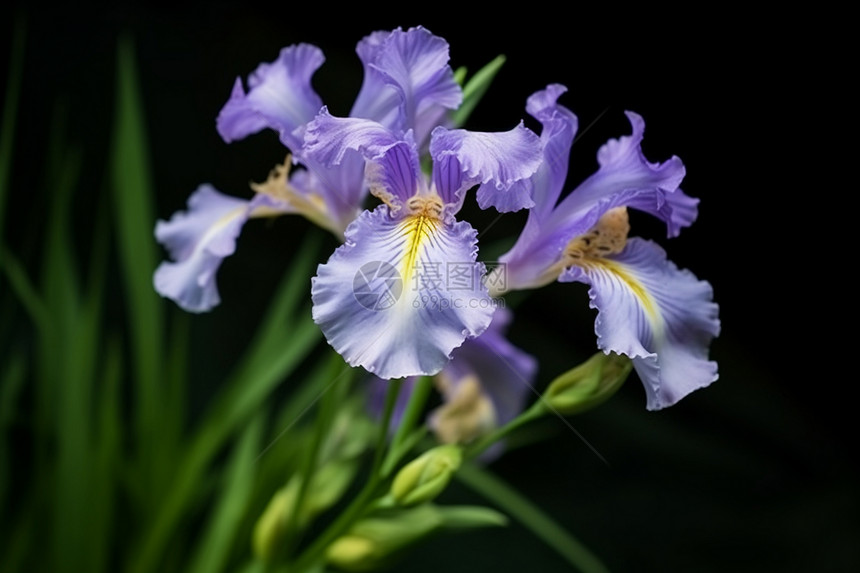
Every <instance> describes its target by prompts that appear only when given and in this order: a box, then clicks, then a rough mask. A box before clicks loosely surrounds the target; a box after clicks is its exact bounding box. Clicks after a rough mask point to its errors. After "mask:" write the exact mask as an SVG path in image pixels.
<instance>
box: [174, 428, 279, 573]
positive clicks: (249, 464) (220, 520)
mask: <svg viewBox="0 0 860 573" xmlns="http://www.w3.org/2000/svg"><path fill="white" fill-rule="evenodd" d="M264 420H265V415H264V414H263V413H260V414H258V415H257V416H255V417H254V418H253V420H252V421H251V423H249V424H248V425H247V427H246V428H245V430H244V431H243V432H242V435H241V437H240V438H239V441H238V442H237V443H236V445H235V446H234V448H233V453H232V455H231V457H230V459H229V460H228V461H227V464H226V468H225V470H224V477H225V479H224V483H223V485H222V488H221V490H220V491H219V492H218V496H217V498H216V500H217V501H216V505H215V508H214V511H213V512H212V514H211V515H210V516H209V517H208V518H207V521H206V525H205V527H204V531H203V535H202V538H201V541H200V543H199V544H198V545H197V547H196V549H195V552H194V557H193V558H192V559H191V565H190V566H189V567H188V568H187V569H186V571H189V572H190V573H217V572H218V571H223V570H224V569H225V566H226V564H227V560H228V557H229V555H230V550H231V549H232V548H233V546H234V545H235V544H236V542H237V537H238V536H237V535H236V534H237V532H238V530H239V525H240V524H241V523H242V517H243V515H244V512H245V509H246V507H247V505H248V503H249V501H250V499H251V494H252V490H253V486H254V476H255V473H256V464H255V463H254V459H255V458H256V456H257V453H258V452H259V451H260V443H261V441H262V436H263V422H264ZM241 541H247V540H244V539H242V540H241Z"/></svg>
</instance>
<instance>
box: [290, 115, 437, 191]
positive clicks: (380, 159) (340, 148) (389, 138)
mask: <svg viewBox="0 0 860 573" xmlns="http://www.w3.org/2000/svg"><path fill="white" fill-rule="evenodd" d="M305 152H306V155H307V157H308V158H309V159H310V160H312V161H316V162H319V163H320V164H321V165H323V166H326V167H332V166H339V165H340V164H341V163H342V162H343V161H344V159H345V157H347V156H348V153H350V152H353V153H355V152H357V153H358V154H360V156H362V157H363V158H364V159H366V160H368V161H371V162H373V163H374V166H373V167H370V166H369V167H368V171H367V177H368V181H367V183H368V185H369V186H370V188H371V189H373V190H374V191H375V192H377V193H378V194H379V193H382V194H387V195H391V196H393V197H395V198H397V200H398V201H399V202H400V203H405V202H406V201H407V200H408V199H409V198H410V197H412V196H413V195H414V194H415V192H416V190H417V188H418V181H419V175H420V165H419V163H418V153H417V151H416V150H415V143H414V142H413V141H412V139H411V134H410V133H409V132H407V133H406V134H405V136H404V137H397V136H395V134H394V133H392V132H391V131H390V130H388V129H387V128H385V127H384V126H382V125H381V124H379V123H377V122H375V121H371V120H368V119H360V118H351V117H343V118H341V117H334V116H332V115H331V114H330V113H328V110H327V109H325V108H323V110H322V111H321V112H320V113H319V115H318V116H317V117H316V119H314V120H313V121H312V122H311V123H310V124H308V128H307V131H306V132H305Z"/></svg>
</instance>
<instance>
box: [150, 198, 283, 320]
mask: <svg viewBox="0 0 860 573" xmlns="http://www.w3.org/2000/svg"><path fill="white" fill-rule="evenodd" d="M264 204H265V205H266V206H267V207H268V208H271V209H276V208H281V209H288V207H287V206H286V205H283V204H276V203H274V202H273V201H272V199H271V198H269V197H267V196H262V195H258V196H256V197H255V198H254V199H253V200H252V201H246V200H243V199H237V198H235V197H230V196H228V195H225V194H223V193H221V192H219V191H217V190H216V189H215V188H214V187H212V186H210V185H201V186H200V187H199V188H198V189H197V190H196V191H195V192H194V193H193V194H192V195H191V197H189V199H188V211H187V212H178V213H175V214H174V215H173V217H172V218H171V219H170V221H158V222H157V223H156V226H155V238H156V239H157V240H158V242H160V243H161V244H163V245H164V246H165V248H166V249H167V250H168V252H169V253H170V257H171V258H172V259H173V262H169V261H165V262H162V263H161V265H159V267H158V268H157V269H156V271H155V275H154V277H153V282H154V285H155V290H156V291H157V292H158V293H159V294H160V295H161V296H164V297H167V298H169V299H172V300H173V301H175V302H176V304H178V305H179V306H180V307H182V308H183V309H185V310H187V311H190V312H205V311H207V310H211V309H212V308H213V307H215V306H216V305H218V303H219V302H220V297H219V295H218V288H217V285H216V283H215V274H216V272H217V270H218V267H219V266H220V265H221V261H223V260H224V258H225V257H228V256H230V255H232V254H233V252H234V251H235V249H236V238H237V237H238V236H239V233H240V232H241V230H242V226H243V225H244V224H245V222H246V221H247V220H248V217H249V216H250V214H251V212H252V211H253V209H255V208H256V207H258V206H261V205H264Z"/></svg>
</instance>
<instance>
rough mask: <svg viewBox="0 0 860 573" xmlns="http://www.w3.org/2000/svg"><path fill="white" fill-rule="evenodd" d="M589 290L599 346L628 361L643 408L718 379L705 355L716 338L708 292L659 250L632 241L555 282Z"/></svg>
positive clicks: (714, 311) (677, 397) (590, 259)
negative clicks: (639, 384) (637, 381)
mask: <svg viewBox="0 0 860 573" xmlns="http://www.w3.org/2000/svg"><path fill="white" fill-rule="evenodd" d="M559 280H560V281H562V282H567V281H578V282H582V283H586V284H588V285H590V289H589V297H590V299H591V307H592V308H596V309H597V310H598V315H597V320H596V323H595V330H596V332H597V338H598V346H599V347H600V348H601V349H602V350H604V351H605V352H609V351H614V352H617V353H619V354H624V355H627V356H629V357H630V358H632V359H633V365H634V368H635V369H636V372H637V374H638V375H639V377H640V379H641V380H642V382H643V383H644V385H645V390H646V394H647V398H648V401H647V407H648V409H649V410H658V409H660V408H665V407H666V406H671V405H672V404H675V403H676V402H677V401H678V400H680V399H681V398H683V397H684V396H686V395H687V394H689V393H690V392H692V391H693V390H696V389H698V388H702V387H704V386H707V385H709V384H710V383H711V382H713V381H715V380H716V379H717V365H716V363H714V362H711V361H709V360H708V347H709V345H710V343H711V341H712V340H713V338H714V337H716V336H717V335H718V334H719V331H720V321H719V318H718V313H719V307H718V306H717V304H716V303H714V302H713V290H712V289H711V286H710V285H709V284H708V283H707V282H705V281H700V280H698V279H697V278H696V277H695V276H694V275H693V274H692V273H690V272H689V271H686V270H679V269H678V268H677V267H676V266H675V265H674V264H673V263H672V262H671V261H669V260H667V258H666V253H665V251H664V250H663V249H662V248H661V247H659V246H658V245H657V244H655V243H652V242H650V241H645V240H642V239H635V238H634V239H630V240H629V241H627V244H626V246H625V248H624V250H623V251H621V252H620V253H618V254H615V255H611V256H608V257H587V258H585V259H583V260H582V261H581V262H580V263H579V264H577V265H574V266H571V267H569V268H568V269H567V270H565V271H564V273H562V275H561V276H560V277H559Z"/></svg>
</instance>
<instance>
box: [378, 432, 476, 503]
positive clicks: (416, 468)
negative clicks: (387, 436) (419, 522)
mask: <svg viewBox="0 0 860 573" xmlns="http://www.w3.org/2000/svg"><path fill="white" fill-rule="evenodd" d="M462 461H463V452H462V450H461V449H460V447H459V446H455V445H453V444H446V445H442V446H437V447H435V448H433V449H431V450H428V451H426V452H424V453H423V454H421V455H420V456H418V457H417V458H415V459H414V460H412V461H411V462H409V463H408V464H406V465H405V466H403V468H402V469H401V470H400V471H399V472H397V475H396V476H395V477H394V481H393V483H392V484H391V497H392V498H393V499H394V501H395V503H397V504H398V505H403V506H409V505H417V504H419V503H424V502H427V501H430V500H431V499H433V498H435V497H436V496H437V495H439V494H440V493H442V491H443V490H444V489H445V488H446V487H447V486H448V482H450V481H451V477H452V476H453V475H454V472H455V471H457V468H459V467H460V463H461V462H462Z"/></svg>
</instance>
